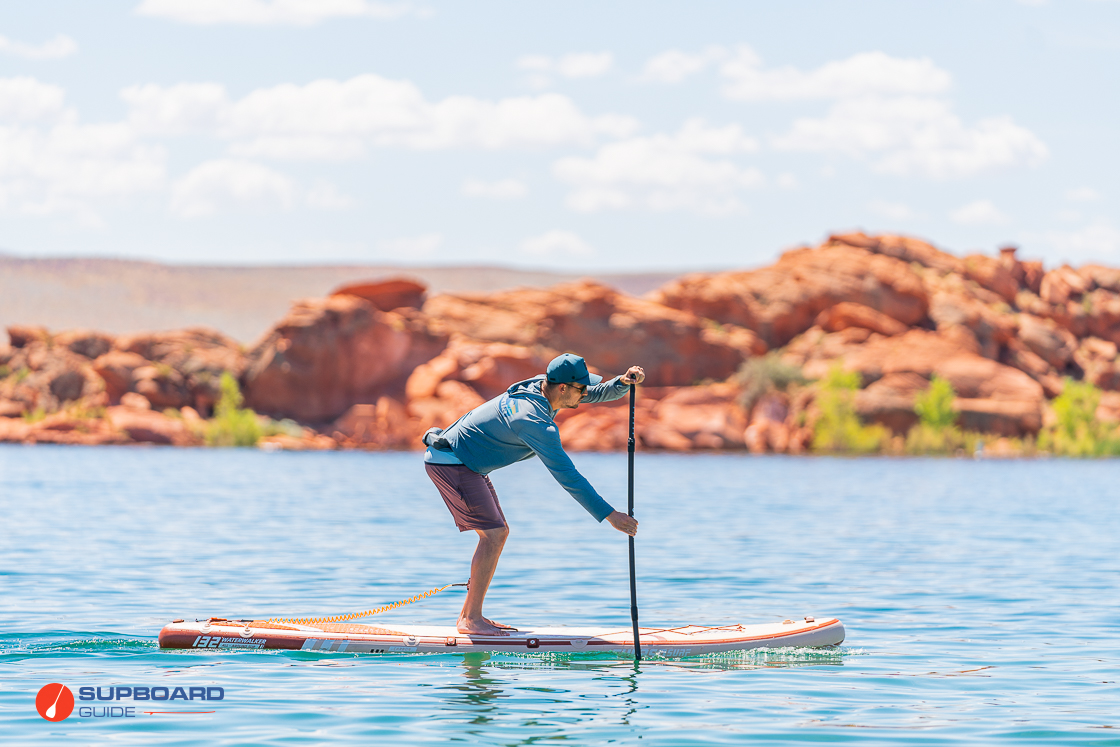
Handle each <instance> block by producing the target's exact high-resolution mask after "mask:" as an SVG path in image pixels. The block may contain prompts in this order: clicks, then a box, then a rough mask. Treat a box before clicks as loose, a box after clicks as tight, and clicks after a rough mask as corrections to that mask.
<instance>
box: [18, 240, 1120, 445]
mask: <svg viewBox="0 0 1120 747" xmlns="http://www.w3.org/2000/svg"><path fill="white" fill-rule="evenodd" d="M8 332H9V338H10V345H9V346H7V347H3V348H0V440H8V441H54V442H65V443H125V442H129V441H149V442H155V443H171V444H191V443H197V442H198V437H197V435H193V434H195V433H197V429H191V428H190V427H187V426H188V424H189V423H190V422H193V421H194V420H197V419H198V418H200V417H206V416H208V415H209V413H210V411H211V409H212V408H213V406H214V403H215V402H216V400H217V397H218V381H219V379H220V377H221V374H222V372H224V371H228V372H230V373H231V374H233V375H234V376H235V377H237V378H238V379H239V380H240V382H241V385H242V389H243V392H244V394H245V398H246V406H249V407H252V408H254V409H256V410H257V411H258V412H260V413H263V414H266V415H269V416H272V417H274V418H278V419H279V418H292V419H295V420H298V421H300V422H302V423H304V424H307V425H311V426H313V427H314V428H315V429H316V430H317V431H318V432H319V433H320V434H321V435H320V436H317V437H314V438H312V437H310V436H308V437H306V438H302V439H300V438H296V437H292V436H277V437H275V438H273V439H271V441H272V443H274V444H276V445H279V446H282V447H285V448H290V447H299V446H301V445H302V446H313V447H315V448H322V447H324V446H331V447H333V446H341V447H355V448H418V447H419V441H418V440H417V438H418V436H419V434H420V433H422V432H423V431H424V430H425V429H426V428H428V427H430V426H432V425H440V426H445V425H447V424H449V423H450V422H452V421H453V420H454V419H455V418H457V417H458V416H459V415H461V414H462V413H463V412H465V411H467V410H469V409H470V408H471V407H474V406H476V405H477V404H479V403H481V402H483V401H485V400H486V399H487V398H490V397H493V396H496V395H497V394H498V393H500V392H501V391H503V390H504V389H505V388H506V387H507V386H508V385H509V384H510V383H512V382H514V381H517V380H520V379H524V378H527V377H529V376H532V375H534V374H536V373H539V372H540V371H542V370H543V368H544V365H545V363H546V362H547V361H548V360H549V359H550V358H551V357H552V356H554V355H556V354H557V353H559V352H565V351H572V352H577V353H579V354H581V355H583V356H585V357H586V358H587V360H588V362H589V364H590V365H591V366H592V368H593V369H595V370H597V371H598V372H600V373H603V374H605V375H614V374H617V373H621V372H622V371H623V370H625V368H626V367H627V366H629V365H632V364H640V365H643V366H644V367H645V369H646V371H647V374H648V380H647V384H646V386H644V387H642V394H641V396H640V398H639V408H638V413H637V418H638V433H639V439H640V440H641V442H642V444H643V446H644V447H646V448H657V449H670V450H689V449H749V450H751V451H754V452H760V451H781V452H786V451H789V452H798V451H803V450H805V449H806V448H807V447H808V444H809V441H810V440H811V430H810V429H809V425H811V422H812V418H813V417H814V412H815V410H814V405H813V398H814V391H815V389H814V387H813V385H812V384H809V385H807V386H801V387H798V388H795V390H791V391H788V392H784V391H770V392H764V393H761V394H758V395H757V396H755V395H750V396H748V394H747V393H745V392H744V390H743V386H744V385H743V384H742V383H741V382H740V380H739V379H737V378H736V377H735V372H736V371H737V370H738V369H739V367H740V366H741V365H742V364H743V362H744V361H745V360H749V359H751V358H753V357H756V356H760V355H762V354H764V353H766V352H767V351H768V350H774V351H777V353H776V354H777V355H779V356H780V357H781V359H782V360H783V361H785V362H786V363H788V364H791V365H794V366H797V367H798V368H800V369H801V371H802V372H803V373H804V374H805V376H806V377H808V378H809V379H814V378H818V377H821V376H823V375H824V374H825V373H826V372H827V371H828V370H829V369H830V368H832V367H834V366H841V367H842V368H845V369H847V370H851V371H857V372H858V373H859V374H860V378H861V380H862V389H861V391H860V392H859V395H858V398H857V402H856V405H857V410H858V412H859V414H860V415H861V417H863V418H864V419H865V420H867V421H874V422H879V423H882V424H883V425H885V426H887V427H888V428H890V429H892V430H893V431H894V432H896V433H904V432H905V431H906V430H907V429H908V428H909V427H910V426H912V425H913V423H914V422H915V421H916V416H915V414H914V410H913V406H914V398H915V396H916V395H917V394H918V393H919V392H921V391H923V390H924V389H925V388H926V387H928V385H929V381H930V378H931V377H932V376H934V375H938V376H940V377H942V378H945V379H947V380H949V381H950V383H952V385H953V387H954V389H955V391H956V392H957V400H956V409H957V410H958V411H959V413H960V423H961V425H962V426H963V427H965V428H967V429H971V430H979V431H983V432H986V433H991V434H995V435H1030V434H1032V433H1035V432H1037V431H1038V429H1039V428H1040V427H1041V426H1042V423H1043V419H1044V417H1045V414H1046V411H1047V401H1048V400H1049V399H1050V398H1053V397H1055V396H1057V395H1058V394H1059V393H1060V392H1061V389H1062V387H1063V381H1064V377H1067V376H1071V377H1073V378H1075V379H1085V380H1088V381H1091V382H1092V383H1093V384H1095V385H1096V386H1098V387H1100V388H1102V389H1104V390H1106V391H1107V392H1108V393H1107V394H1106V397H1105V400H1104V402H1103V403H1102V407H1101V410H1100V412H1099V415H1101V416H1102V417H1105V418H1112V419H1115V418H1116V417H1117V416H1120V392H1118V391H1117V390H1120V362H1118V360H1117V345H1118V344H1120V270H1116V269H1111V268H1106V267H1101V266H1097V265H1087V266H1085V267H1082V268H1078V269H1074V268H1071V267H1060V268H1056V269H1052V270H1050V271H1044V269H1043V267H1042V265H1041V264H1040V263H1037V262H1021V261H1019V260H1018V259H1017V258H1016V257H1015V252H1014V251H1013V250H1004V251H1003V252H1001V255H1000V256H999V257H988V256H983V255H971V256H967V257H963V258H962V257H957V256H955V255H953V254H950V253H947V252H944V251H941V250H939V249H937V248H935V247H934V246H932V245H930V244H928V243H926V242H923V241H920V240H917V239H913V238H908V237H901V236H867V235H864V234H847V235H840V236H832V237H830V238H829V239H828V240H827V241H826V242H824V243H823V244H822V245H821V246H819V247H815V248H802V249H797V250H794V251H790V252H787V253H785V254H784V255H782V257H781V258H780V259H779V260H778V261H777V262H776V263H775V264H773V265H771V266H769V267H765V268H762V269H758V270H752V271H742V272H726V273H707V274H698V275H690V276H686V277H683V278H680V279H677V280H675V281H672V282H670V283H669V284H667V285H665V286H664V287H662V288H661V289H659V290H657V291H656V292H654V293H653V294H651V295H650V296H649V297H648V298H645V299H638V298H633V297H630V296H626V295H624V294H621V293H618V292H616V291H614V290H612V289H611V288H608V287H606V286H603V285H599V284H596V283H593V282H586V281H585V282H579V283H568V284H563V285H558V286H554V287H551V288H547V289H522V290H514V291H504V292H500V293H494V294H470V295H466V294H458V295H451V294H444V295H436V296H434V297H431V298H427V297H426V295H425V289H424V288H423V286H420V285H418V284H416V283H415V282H411V281H400V280H390V281H384V282H380V283H365V284H360V285H352V286H348V287H345V288H340V289H339V290H338V291H336V292H335V293H334V294H332V295H331V296H329V297H327V298H322V299H305V300H302V301H299V302H297V303H296V304H295V305H293V307H292V310H291V311H290V313H289V314H288V316H286V317H285V318H284V319H282V320H280V321H279V322H278V323H277V324H276V325H275V326H274V327H273V328H272V330H270V331H269V332H268V333H267V334H266V335H265V336H264V338H263V339H262V340H261V341H260V342H258V343H257V344H256V345H255V346H253V347H252V348H251V349H250V350H248V351H243V350H241V349H240V347H239V346H238V345H237V344H236V343H234V342H233V341H232V340H229V339H228V338H225V337H224V336H222V335H221V334H219V333H216V332H212V331H208V330H202V329H194V330H183V331H180V332H171V333H159V334H144V335H132V336H125V337H112V336H109V335H105V334H101V333H97V332H88V331H68V332H61V333H56V334H53V335H52V334H50V333H48V332H47V330H44V329H41V328H10V329H9V330H8ZM752 397H753V399H752ZM747 400H749V401H747ZM748 408H749V409H748ZM558 421H559V422H560V424H561V433H562V436H563V438H564V440H565V443H566V444H568V446H569V448H573V449H618V448H623V447H624V446H625V435H626V434H625V407H624V402H620V403H617V404H615V405H606V406H603V405H600V406H594V407H587V408H580V410H578V411H576V412H565V413H563V414H562V415H561V416H560V417H558ZM308 433H310V431H308Z"/></svg>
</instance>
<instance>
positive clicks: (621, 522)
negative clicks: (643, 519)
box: [607, 511, 638, 537]
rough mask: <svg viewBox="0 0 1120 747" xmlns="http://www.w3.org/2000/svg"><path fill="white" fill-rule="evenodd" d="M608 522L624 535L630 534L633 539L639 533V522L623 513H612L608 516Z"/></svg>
mask: <svg viewBox="0 0 1120 747" xmlns="http://www.w3.org/2000/svg"><path fill="white" fill-rule="evenodd" d="M607 521H609V522H610V523H611V526H612V527H614V528H615V529H617V530H618V531H620V532H622V533H623V534H629V535H630V536H631V537H633V536H634V535H636V534H637V533H638V520H637V519H635V518H634V517H633V516H628V515H626V514H624V513H622V512H621V511H612V512H611V514H610V515H609V516H607Z"/></svg>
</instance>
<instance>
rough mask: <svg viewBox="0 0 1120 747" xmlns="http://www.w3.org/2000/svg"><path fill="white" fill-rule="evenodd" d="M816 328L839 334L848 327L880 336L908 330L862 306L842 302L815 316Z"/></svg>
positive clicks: (885, 316) (901, 324) (904, 326)
mask: <svg viewBox="0 0 1120 747" xmlns="http://www.w3.org/2000/svg"><path fill="white" fill-rule="evenodd" d="M816 326H818V327H820V328H822V329H824V330H825V331H827V332H839V331H840V330H843V329H848V328H849V327H859V328H861V329H866V330H870V331H872V332H878V333H879V334H881V335H887V336H888V337H889V336H891V335H901V334H902V333H903V332H905V331H906V330H908V329H909V327H907V326H906V325H905V324H903V323H902V322H900V321H898V320H897V319H892V318H891V317H889V316H887V315H886V314H882V313H880V312H878V311H876V310H875V309H872V308H870V307H867V306H864V305H863V304H858V303H850V302H848V301H842V302H840V303H838V304H836V305H835V306H830V307H828V308H827V309H825V310H824V311H822V312H821V313H820V314H818V315H817V320H816Z"/></svg>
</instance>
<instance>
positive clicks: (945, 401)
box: [906, 376, 980, 455]
mask: <svg viewBox="0 0 1120 747" xmlns="http://www.w3.org/2000/svg"><path fill="white" fill-rule="evenodd" d="M956 396H957V393H956V392H955V391H953V385H952V384H950V383H949V382H948V381H947V380H946V379H943V378H941V377H940V376H934V377H933V378H932V379H930V383H929V388H927V389H926V390H925V391H924V392H919V393H918V396H916V397H915V398H914V412H915V413H916V414H917V416H918V420H919V422H918V424H917V425H915V426H914V427H913V428H911V429H910V431H909V433H907V434H906V453H907V454H914V455H921V454H955V453H956V452H957V451H958V450H963V451H965V452H967V453H972V451H973V450H975V448H976V442H977V441H978V440H979V438H980V436H979V434H976V433H964V432H963V431H961V429H960V428H958V427H957V425H956V423H957V411H956V410H955V409H953V400H954V399H956Z"/></svg>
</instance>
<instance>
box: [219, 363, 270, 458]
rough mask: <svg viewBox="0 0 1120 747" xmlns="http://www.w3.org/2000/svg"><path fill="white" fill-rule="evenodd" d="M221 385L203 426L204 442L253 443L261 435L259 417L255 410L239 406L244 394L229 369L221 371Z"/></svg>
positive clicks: (225, 443) (253, 444)
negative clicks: (217, 397)
mask: <svg viewBox="0 0 1120 747" xmlns="http://www.w3.org/2000/svg"><path fill="white" fill-rule="evenodd" d="M220 388H221V397H220V398H219V399H218V404H217V405H216V406H215V407H214V417H213V418H211V420H210V423H209V424H208V425H207V428H206V443H207V444H208V445H210V446H256V445H257V442H258V441H259V440H260V439H261V424H260V420H259V419H258V418H257V414H256V413H255V412H253V411H252V410H250V409H247V408H244V409H243V408H242V407H241V405H242V404H244V402H245V398H244V396H242V394H241V389H240V387H238V386H237V379H235V378H233V375H232V374H230V373H229V371H225V372H223V373H222V379H221V384H220Z"/></svg>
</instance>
